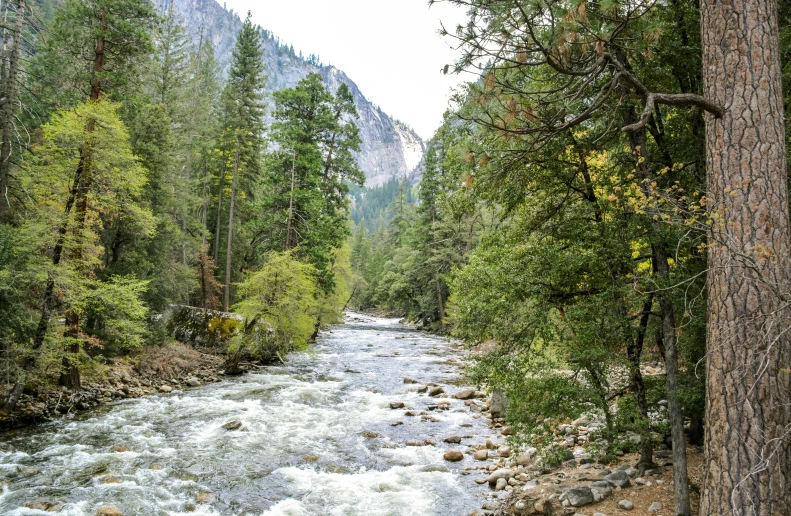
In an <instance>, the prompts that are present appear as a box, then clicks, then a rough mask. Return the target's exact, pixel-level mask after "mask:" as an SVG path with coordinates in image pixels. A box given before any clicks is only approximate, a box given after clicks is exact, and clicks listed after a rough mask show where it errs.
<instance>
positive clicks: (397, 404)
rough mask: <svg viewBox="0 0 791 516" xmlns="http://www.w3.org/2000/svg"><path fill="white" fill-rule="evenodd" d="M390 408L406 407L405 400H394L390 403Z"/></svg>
mask: <svg viewBox="0 0 791 516" xmlns="http://www.w3.org/2000/svg"><path fill="white" fill-rule="evenodd" d="M390 408H391V409H393V410H395V409H402V408H404V402H403V401H393V402H391V403H390Z"/></svg>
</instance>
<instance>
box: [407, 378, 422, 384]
mask: <svg viewBox="0 0 791 516" xmlns="http://www.w3.org/2000/svg"><path fill="white" fill-rule="evenodd" d="M404 383H420V382H418V381H417V380H413V379H412V378H404Z"/></svg>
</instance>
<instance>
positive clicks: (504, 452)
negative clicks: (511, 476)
mask: <svg viewBox="0 0 791 516" xmlns="http://www.w3.org/2000/svg"><path fill="white" fill-rule="evenodd" d="M497 454H498V455H499V456H500V457H503V458H508V457H510V456H511V448H509V447H508V446H500V447H499V448H498V449H497Z"/></svg>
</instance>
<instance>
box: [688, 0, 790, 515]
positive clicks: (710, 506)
mask: <svg viewBox="0 0 791 516" xmlns="http://www.w3.org/2000/svg"><path fill="white" fill-rule="evenodd" d="M701 25H702V39H703V73H704V93H705V95H706V96H707V97H708V98H710V99H712V100H713V101H715V102H717V103H719V104H720V105H722V106H724V107H725V113H724V116H723V117H722V118H721V119H719V120H714V119H713V118H711V117H707V127H706V151H707V152H706V166H707V171H708V176H707V196H708V209H709V213H710V216H711V217H712V219H713V224H712V226H711V230H710V232H709V269H710V272H709V276H708V325H707V337H706V344H707V356H706V423H707V425H706V444H705V458H706V471H705V474H704V478H703V484H702V491H703V492H702V497H701V509H700V510H701V514H703V515H706V516H708V515H714V514H734V515H742V514H745V515H766V516H769V515H780V514H788V511H789V510H791V471H790V470H791V467H790V465H789V463H790V462H791V447H790V446H789V432H790V431H791V405H789V403H790V402H791V400H789V396H790V395H791V383H790V382H789V371H788V367H789V364H791V343H790V342H789V339H788V336H787V335H786V333H785V332H787V331H788V329H789V311H788V308H787V306H786V305H787V293H788V285H789V264H788V259H789V256H788V254H789V240H790V239H791V236H790V235H789V216H788V184H787V179H788V178H787V177H786V149H785V130H784V120H783V97H782V91H781V69H780V58H779V52H778V25H777V3H776V1H775V0H745V1H741V2H721V1H716V0H703V1H702V3H701Z"/></svg>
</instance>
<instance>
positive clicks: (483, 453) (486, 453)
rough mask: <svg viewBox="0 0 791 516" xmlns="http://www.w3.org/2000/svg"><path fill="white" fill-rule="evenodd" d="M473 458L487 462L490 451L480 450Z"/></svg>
mask: <svg viewBox="0 0 791 516" xmlns="http://www.w3.org/2000/svg"><path fill="white" fill-rule="evenodd" d="M473 457H475V460H486V459H488V458H489V450H478V451H476V452H475V455H473Z"/></svg>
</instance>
